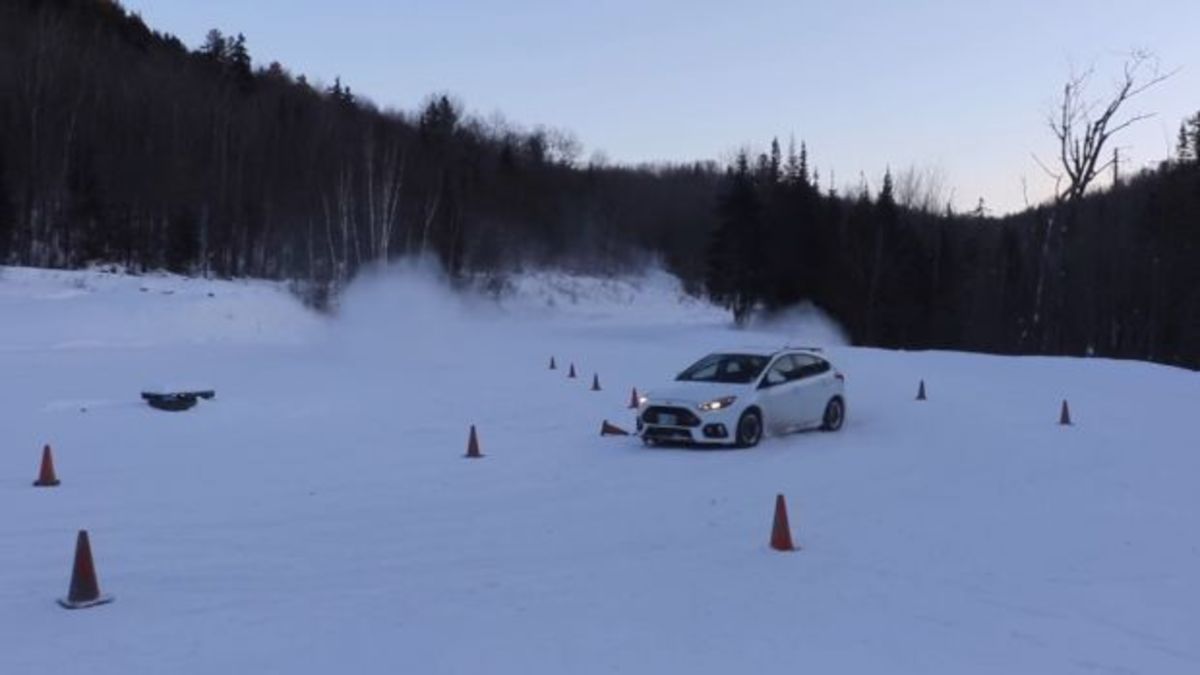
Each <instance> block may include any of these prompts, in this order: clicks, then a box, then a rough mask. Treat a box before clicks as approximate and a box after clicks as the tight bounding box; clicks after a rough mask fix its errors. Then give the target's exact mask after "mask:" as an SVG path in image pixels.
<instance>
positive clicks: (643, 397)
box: [637, 396, 650, 405]
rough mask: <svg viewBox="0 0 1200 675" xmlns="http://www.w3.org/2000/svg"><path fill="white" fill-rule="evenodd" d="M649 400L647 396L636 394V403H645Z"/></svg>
mask: <svg viewBox="0 0 1200 675" xmlns="http://www.w3.org/2000/svg"><path fill="white" fill-rule="evenodd" d="M649 400H650V398H649V397H648V396H638V397H637V402H638V405H646V401H649Z"/></svg>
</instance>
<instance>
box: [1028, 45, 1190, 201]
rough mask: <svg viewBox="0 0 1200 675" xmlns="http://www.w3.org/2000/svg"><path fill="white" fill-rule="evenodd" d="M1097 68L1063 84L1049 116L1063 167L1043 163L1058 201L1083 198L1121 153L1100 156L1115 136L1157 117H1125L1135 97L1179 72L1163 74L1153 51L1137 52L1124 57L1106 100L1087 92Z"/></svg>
mask: <svg viewBox="0 0 1200 675" xmlns="http://www.w3.org/2000/svg"><path fill="white" fill-rule="evenodd" d="M1093 70H1094V69H1093V68H1088V69H1087V70H1086V71H1084V72H1083V73H1082V74H1079V75H1073V76H1071V77H1070V78H1069V79H1068V80H1067V83H1066V84H1065V85H1063V94H1062V100H1061V101H1060V103H1059V105H1058V108H1057V110H1056V111H1055V112H1054V113H1053V114H1052V115H1051V116H1050V119H1049V120H1048V122H1049V125H1050V130H1051V131H1052V132H1054V137H1055V138H1056V139H1058V163H1059V164H1060V165H1061V167H1062V171H1052V170H1050V169H1049V168H1048V167H1047V166H1046V165H1045V164H1042V162H1041V160H1038V163H1039V164H1041V166H1042V168H1043V169H1044V170H1045V171H1046V173H1047V174H1049V175H1050V177H1051V178H1053V179H1054V181H1055V195H1054V196H1055V199H1056V200H1058V201H1063V200H1066V201H1075V200H1077V199H1079V198H1080V197H1082V196H1083V194H1084V192H1086V191H1087V189H1088V186H1089V185H1091V184H1092V181H1094V180H1095V178H1096V176H1098V175H1100V174H1101V173H1102V172H1103V171H1105V170H1106V169H1108V168H1109V166H1110V165H1112V163H1113V162H1114V161H1115V158H1116V155H1113V157H1112V158H1110V159H1108V160H1107V161H1104V162H1101V158H1102V157H1103V156H1104V149H1105V146H1106V144H1107V143H1108V142H1109V140H1110V139H1112V137H1113V135H1114V134H1116V133H1118V132H1120V131H1121V130H1123V129H1125V128H1126V127H1129V126H1130V125H1132V124H1134V123H1136V122H1139V121H1141V120H1144V119H1147V118H1149V117H1153V113H1134V114H1129V115H1126V114H1125V113H1124V110H1123V108H1124V107H1125V106H1126V104H1127V103H1128V102H1129V101H1130V100H1131V99H1133V98H1134V97H1136V96H1137V95H1139V94H1141V93H1142V92H1144V91H1146V90H1147V89H1149V88H1151V87H1153V86H1154V85H1156V84H1158V83H1160V82H1162V81H1163V80H1165V79H1167V78H1168V77H1170V76H1171V75H1173V74H1174V71H1173V72H1170V73H1165V74H1164V73H1160V72H1159V70H1158V62H1157V60H1156V59H1155V58H1154V57H1153V56H1152V55H1150V54H1149V53H1147V52H1143V51H1135V52H1133V53H1132V54H1130V56H1129V58H1128V59H1127V60H1126V61H1125V65H1124V68H1123V71H1122V76H1121V77H1120V78H1119V79H1118V80H1117V81H1116V85H1115V89H1114V91H1113V93H1112V94H1111V95H1110V96H1109V98H1108V99H1107V100H1104V99H1096V98H1090V97H1089V96H1088V91H1087V90H1088V84H1089V82H1090V80H1091V77H1092V74H1093ZM1035 159H1036V157H1035ZM1064 184H1065V187H1064Z"/></svg>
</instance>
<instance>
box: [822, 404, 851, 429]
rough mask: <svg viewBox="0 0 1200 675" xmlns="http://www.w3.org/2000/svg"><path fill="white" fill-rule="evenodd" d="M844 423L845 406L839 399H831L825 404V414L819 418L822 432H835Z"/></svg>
mask: <svg viewBox="0 0 1200 675" xmlns="http://www.w3.org/2000/svg"><path fill="white" fill-rule="evenodd" d="M845 421H846V404H845V403H843V402H842V399H840V398H831V399H829V403H826V404H825V414H824V415H823V416H822V417H821V430H822V431H837V430H838V429H841V428H842V423H843V422H845Z"/></svg>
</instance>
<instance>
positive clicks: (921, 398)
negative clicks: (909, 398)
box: [917, 380, 925, 401]
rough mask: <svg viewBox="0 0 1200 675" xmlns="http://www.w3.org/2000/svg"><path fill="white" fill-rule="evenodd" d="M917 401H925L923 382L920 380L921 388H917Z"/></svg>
mask: <svg viewBox="0 0 1200 675" xmlns="http://www.w3.org/2000/svg"><path fill="white" fill-rule="evenodd" d="M917 400H918V401H924V400H925V380H921V386H919V387H917Z"/></svg>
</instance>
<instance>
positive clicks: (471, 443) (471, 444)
mask: <svg viewBox="0 0 1200 675" xmlns="http://www.w3.org/2000/svg"><path fill="white" fill-rule="evenodd" d="M463 456H464V457H470V458H471V459H477V458H480V457H483V453H482V452H480V451H479V437H478V436H476V435H475V425H474V424H472V425H471V437H470V438H469V439H467V454H465V455H463Z"/></svg>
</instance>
